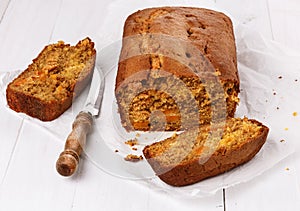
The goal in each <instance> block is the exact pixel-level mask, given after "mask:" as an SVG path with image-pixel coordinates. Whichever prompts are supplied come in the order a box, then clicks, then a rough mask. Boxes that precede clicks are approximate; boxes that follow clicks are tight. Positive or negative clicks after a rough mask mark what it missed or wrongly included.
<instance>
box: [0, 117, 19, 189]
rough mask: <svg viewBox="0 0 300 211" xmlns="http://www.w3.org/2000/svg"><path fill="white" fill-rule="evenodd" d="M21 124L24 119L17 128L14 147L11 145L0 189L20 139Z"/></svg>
mask: <svg viewBox="0 0 300 211" xmlns="http://www.w3.org/2000/svg"><path fill="white" fill-rule="evenodd" d="M23 124H24V119H22V122H21V125H20V127H19V129H18V135H17V138H16V141H15V143H14V145H13V148H12V151H11V154H10V156H9V160H8V163H7V166H6V168H5V172H4V175H3V178H2V181H1V183H0V187H1V186H2V185H3V183H4V181H5V178H6V176H7V172H8V169H9V166H10V164H11V161H12V159H13V155H14V154H15V149H16V146H17V143H18V142H19V139H20V134H21V130H22V128H23Z"/></svg>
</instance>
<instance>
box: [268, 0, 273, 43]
mask: <svg viewBox="0 0 300 211" xmlns="http://www.w3.org/2000/svg"><path fill="white" fill-rule="evenodd" d="M266 2H267V10H268V17H269V24H270V29H271V35H272V40H274V34H273V27H272V21H271V20H272V19H271V12H270V5H269V0H266Z"/></svg>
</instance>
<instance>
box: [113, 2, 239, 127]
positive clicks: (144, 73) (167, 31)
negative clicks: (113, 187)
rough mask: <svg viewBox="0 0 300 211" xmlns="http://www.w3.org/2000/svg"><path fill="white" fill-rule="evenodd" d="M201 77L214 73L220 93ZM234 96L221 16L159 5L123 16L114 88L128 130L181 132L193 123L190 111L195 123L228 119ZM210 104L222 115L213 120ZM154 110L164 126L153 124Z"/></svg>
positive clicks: (229, 38) (235, 81)
mask: <svg viewBox="0 0 300 211" xmlns="http://www.w3.org/2000/svg"><path fill="white" fill-rule="evenodd" d="M197 57H198V58H197ZM195 61H196V62H195ZM197 71H198V73H200V74H198V73H197ZM206 73H213V74H211V75H214V76H215V77H216V79H214V80H217V81H218V83H219V85H220V87H221V89H220V88H217V87H216V86H217V85H218V84H217V83H214V82H210V81H209V80H207V76H206V75H208V74H206ZM208 77H209V76H208ZM178 84H179V85H180V86H179V85H178ZM187 90H188V91H187ZM220 90H221V91H220ZM220 92H221V93H220ZM238 93H239V77H238V73H237V58H236V47H235V39H234V34H233V27H232V23H231V20H230V19H229V18H228V17H227V16H226V15H224V14H223V13H220V12H216V11H212V10H208V9H201V8H188V7H162V8H150V9H144V10H141V11H137V12H135V13H133V14H132V15H130V16H129V17H128V18H127V20H126V22H125V26H124V32H123V43H122V50H121V54H120V62H119V66H118V73H117V78H116V86H115V95H116V99H117V103H118V109H119V113H120V117H121V121H122V125H123V126H124V128H125V129H126V130H127V131H132V130H143V131H148V130H150V129H153V128H154V129H155V127H156V128H157V130H167V131H173V130H185V129H187V128H189V127H193V125H195V124H194V123H195V121H192V120H191V119H192V118H195V113H197V115H199V118H198V117H197V118H198V119H197V120H196V123H197V124H200V125H202V124H206V123H209V122H211V121H212V119H213V118H214V120H216V119H224V118H229V117H233V116H234V113H235V109H236V106H237V103H238V101H239V99H238ZM188 94H190V95H191V97H187V96H188ZM193 101H195V102H193ZM213 105H214V106H216V108H220V110H222V109H225V111H224V112H223V113H222V112H219V113H216V112H215V114H214V115H215V116H213V113H214V112H213V111H212V106H213ZM195 108H196V109H197V110H196V111H194V110H193V109H195ZM221 108H222V109H221ZM155 111H159V112H157V114H159V115H158V116H160V117H161V116H164V117H163V118H165V124H164V125H162V126H159V125H158V126H157V125H155V123H157V122H160V121H159V119H161V118H160V117H158V120H156V117H155V115H154V116H153V114H154V113H155ZM224 113H225V116H224ZM161 114H162V115H161ZM183 118H185V119H183ZM198 120H199V121H198ZM183 122H184V124H185V125H183ZM192 122H194V123H192ZM151 124H153V125H151Z"/></svg>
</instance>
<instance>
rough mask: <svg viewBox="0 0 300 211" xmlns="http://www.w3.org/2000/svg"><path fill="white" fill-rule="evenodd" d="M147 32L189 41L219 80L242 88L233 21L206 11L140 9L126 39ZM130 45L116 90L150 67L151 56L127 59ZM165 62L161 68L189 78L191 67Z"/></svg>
mask: <svg viewBox="0 0 300 211" xmlns="http://www.w3.org/2000/svg"><path fill="white" fill-rule="evenodd" d="M147 33H148V34H149V33H150V34H163V35H168V36H172V37H175V38H178V39H181V40H186V41H189V42H190V43H192V44H193V45H195V46H196V47H197V49H198V50H200V52H202V54H203V55H205V57H206V58H207V59H209V61H210V62H211V64H212V65H213V66H214V68H215V69H216V70H217V71H219V72H220V73H221V75H220V76H219V78H220V80H222V81H226V80H231V81H233V82H234V83H236V87H237V88H238V87H239V78H238V73H237V59H236V47H235V39H234V35H233V27H232V22H231V20H230V19H229V18H228V17H227V16H226V15H224V14H223V13H220V12H216V11H213V10H209V9H203V8H191V7H161V8H149V9H144V10H140V11H137V12H135V13H133V14H132V15H130V16H129V17H128V18H127V20H126V22H125V26H124V32H123V38H126V37H130V36H136V35H139V34H147ZM131 44H132V43H131V42H124V43H123V47H122V52H121V57H120V61H122V64H121V65H120V66H119V70H118V75H117V83H116V87H119V85H120V84H121V83H122V82H123V81H124V80H125V79H126V78H128V77H130V76H131V75H133V74H135V73H137V72H138V71H141V70H146V69H150V68H151V67H150V63H149V61H150V59H151V55H144V57H143V58H134V59H128V60H124V58H127V57H128V54H130V51H132V47H133V46H132V45H131ZM163 60H164V61H163V63H162V67H161V68H162V69H164V70H166V71H169V72H172V73H173V74H174V75H176V76H179V77H180V76H188V75H190V73H191V72H190V70H189V68H188V67H184V66H183V65H182V64H176V63H174V61H173V59H171V60H170V58H167V57H163ZM132 67H134V68H132ZM145 77H147V76H145Z"/></svg>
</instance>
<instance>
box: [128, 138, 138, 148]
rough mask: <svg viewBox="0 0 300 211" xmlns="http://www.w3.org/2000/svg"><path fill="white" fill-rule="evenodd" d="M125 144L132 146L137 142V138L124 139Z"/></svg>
mask: <svg viewBox="0 0 300 211" xmlns="http://www.w3.org/2000/svg"><path fill="white" fill-rule="evenodd" d="M125 144H127V145H129V146H131V147H133V146H135V145H137V144H139V142H138V140H137V139H136V138H135V139H131V140H128V141H125Z"/></svg>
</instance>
